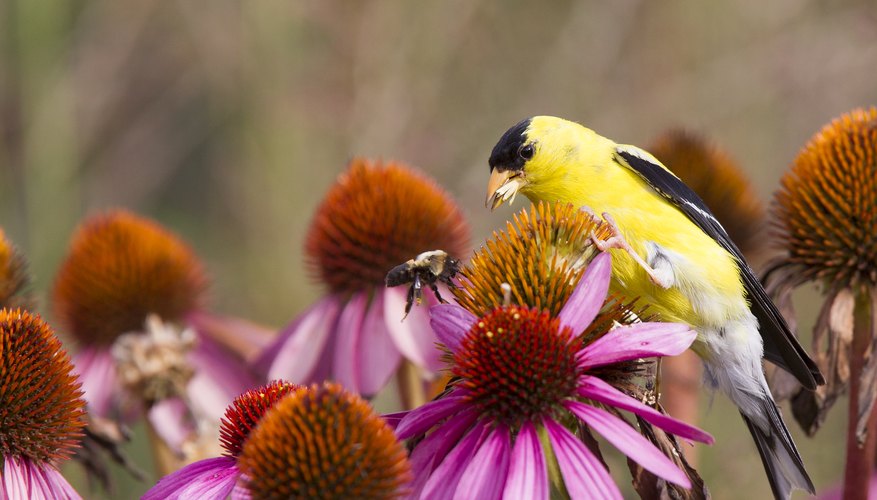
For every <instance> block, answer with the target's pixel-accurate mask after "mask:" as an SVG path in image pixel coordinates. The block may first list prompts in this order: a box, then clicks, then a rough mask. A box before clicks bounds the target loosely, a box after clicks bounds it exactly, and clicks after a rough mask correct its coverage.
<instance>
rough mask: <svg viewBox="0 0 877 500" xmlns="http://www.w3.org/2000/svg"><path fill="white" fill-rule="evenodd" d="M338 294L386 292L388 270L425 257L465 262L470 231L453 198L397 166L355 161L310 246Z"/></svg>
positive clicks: (314, 226) (319, 271)
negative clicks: (441, 255)
mask: <svg viewBox="0 0 877 500" xmlns="http://www.w3.org/2000/svg"><path fill="white" fill-rule="evenodd" d="M305 250H306V253H307V256H308V260H309V264H310V266H311V268H312V269H313V271H314V274H315V275H317V276H318V277H319V279H320V280H321V281H322V282H323V283H325V284H326V285H327V286H328V287H329V288H330V289H331V291H332V292H335V293H345V294H349V293H353V292H357V291H361V290H367V289H371V288H374V287H382V286H384V277H385V276H386V274H387V271H389V270H390V269H392V268H393V267H394V266H396V265H398V264H400V263H402V262H405V261H407V260H408V259H410V258H412V257H414V256H415V255H418V254H419V253H421V252H425V251H429V250H444V251H446V252H448V253H449V254H450V255H452V256H454V257H456V258H461V257H462V256H464V255H465V253H466V252H468V250H469V227H468V225H467V224H466V221H465V219H464V218H463V214H462V212H461V211H460V209H459V207H458V206H457V205H456V203H455V202H454V201H453V200H452V199H451V197H450V196H449V195H448V194H447V193H445V192H444V191H443V190H442V189H441V188H439V186H438V185H437V184H436V183H435V182H433V181H432V180H430V179H428V178H426V177H424V176H422V175H420V174H417V173H415V172H414V171H413V170H411V169H409V168H407V167H406V166H404V165H402V164H399V163H393V162H389V163H384V164H382V163H380V162H372V161H369V160H364V159H354V160H353V161H352V162H351V164H350V168H349V169H348V170H347V172H346V173H344V174H343V175H341V176H340V177H339V178H338V181H337V182H336V183H335V185H334V186H332V188H331V189H330V190H329V192H328V193H327V194H326V197H325V199H324V200H323V203H322V204H321V205H320V207H319V209H318V210H317V213H316V215H315V217H314V220H313V222H312V223H311V228H310V231H309V232H308V236H307V243H306V247H305Z"/></svg>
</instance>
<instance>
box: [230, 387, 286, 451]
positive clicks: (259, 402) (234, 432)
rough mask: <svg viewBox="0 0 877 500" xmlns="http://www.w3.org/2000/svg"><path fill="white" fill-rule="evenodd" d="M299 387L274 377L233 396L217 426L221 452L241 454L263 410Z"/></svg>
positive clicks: (269, 407)
mask: <svg viewBox="0 0 877 500" xmlns="http://www.w3.org/2000/svg"><path fill="white" fill-rule="evenodd" d="M299 388H300V386H298V385H295V384H292V383H289V382H286V381H283V380H274V381H272V382H270V383H268V384H267V385H263V386H262V387H259V388H258V389H253V390H249V391H247V392H245V393H243V394H241V395H240V396H238V397H236V398H235V400H234V401H232V403H231V404H230V405H229V406H228V408H227V409H226V410H225V417H224V418H223V419H222V421H221V423H220V427H219V440H220V442H221V443H222V447H223V448H225V453H224V455H225V456H228V457H237V456H238V455H240V453H241V449H242V448H243V446H244V442H245V441H246V440H247V436H249V435H250V431H252V430H253V428H254V427H256V425H257V424H258V423H259V421H260V420H261V419H262V416H264V415H265V412H267V411H268V410H270V409H271V408H273V407H274V405H275V404H277V402H278V401H280V400H281V399H283V397H284V396H286V395H287V394H289V393H291V392H293V391H295V390H297V389H299Z"/></svg>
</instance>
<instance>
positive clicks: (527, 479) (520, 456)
mask: <svg viewBox="0 0 877 500" xmlns="http://www.w3.org/2000/svg"><path fill="white" fill-rule="evenodd" d="M548 492H549V488H548V471H547V469H546V468H545V453H544V452H543V451H542V445H541V444H540V443H539V436H538V435H537V434H536V428H535V427H534V426H533V424H532V423H531V422H524V425H523V426H522V427H521V431H520V432H519V433H518V437H517V438H516V439H515V447H514V449H513V450H512V458H511V463H510V464H509V473H508V478H507V479H506V483H505V491H504V492H503V495H502V497H503V500H548Z"/></svg>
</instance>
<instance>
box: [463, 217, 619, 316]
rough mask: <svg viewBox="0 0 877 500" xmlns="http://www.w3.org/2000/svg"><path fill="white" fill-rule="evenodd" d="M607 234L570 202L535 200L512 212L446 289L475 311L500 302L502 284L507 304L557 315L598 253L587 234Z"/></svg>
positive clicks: (484, 310) (482, 311)
mask: <svg viewBox="0 0 877 500" xmlns="http://www.w3.org/2000/svg"><path fill="white" fill-rule="evenodd" d="M592 234H593V235H595V236H596V237H598V238H602V239H606V238H608V235H609V232H608V229H607V228H606V226H605V225H603V224H602V223H601V222H599V221H598V220H596V219H594V218H593V217H591V216H590V215H588V214H587V213H585V212H583V211H581V210H579V209H578V208H576V207H574V206H573V205H570V204H562V203H556V204H548V203H542V202H540V203H538V204H536V205H531V206H530V210H529V212H528V211H527V210H526V209H525V210H522V211H520V212H519V213H517V214H515V216H514V220H513V221H512V222H508V223H507V224H506V230H505V231H494V233H493V236H492V237H491V238H490V239H489V240H487V242H486V243H485V245H484V246H483V247H482V248H481V249H480V250H479V251H477V252H476V253H475V255H474V257H472V259H471V260H470V261H469V263H468V264H467V265H466V266H465V267H464V268H463V271H462V273H463V275H464V276H465V277H466V279H465V280H460V281H461V286H460V287H459V288H457V289H455V290H452V292H453V293H454V295H455V296H456V298H457V301H458V302H459V303H460V305H462V306H463V307H465V308H466V309H468V310H469V311H471V312H472V313H474V314H475V315H477V316H483V315H486V314H488V313H489V312H491V311H493V310H494V309H496V308H497V307H499V306H500V305H502V304H503V300H504V297H503V291H502V288H501V286H502V284H503V283H507V284H509V285H510V286H511V301H512V302H513V303H516V304H519V305H524V306H529V307H535V308H536V309H538V310H543V309H545V310H548V311H549V312H550V313H551V314H552V315H555V316H556V315H557V314H558V313H559V312H560V309H561V308H562V307H563V305H564V304H565V303H566V300H567V299H568V298H569V296H570V294H572V291H573V289H574V288H575V285H576V283H578V281H579V279H580V278H581V276H582V274H583V273H584V270H585V268H587V266H588V263H590V262H591V260H592V259H593V258H594V257H595V256H596V255H597V253H598V252H599V251H598V250H597V248H596V247H594V245H593V243H592V241H591V238H590V236H591V235H592Z"/></svg>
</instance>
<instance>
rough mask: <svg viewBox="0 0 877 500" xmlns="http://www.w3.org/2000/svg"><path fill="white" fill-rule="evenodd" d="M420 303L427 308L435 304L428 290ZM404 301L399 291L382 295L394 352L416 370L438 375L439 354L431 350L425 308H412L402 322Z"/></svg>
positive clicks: (431, 336) (432, 337)
mask: <svg viewBox="0 0 877 500" xmlns="http://www.w3.org/2000/svg"><path fill="white" fill-rule="evenodd" d="M423 299H424V302H426V305H427V306H429V304H430V303H435V302H437V301H436V300H435V298H434V297H433V293H432V291H431V290H424V291H423ZM405 301H406V292H405V290H404V289H403V288H402V287H400V288H387V289H386V290H385V291H384V317H385V318H386V321H387V328H388V329H389V330H390V335H391V336H392V337H393V341H394V342H395V343H396V348H397V349H399V351H400V352H401V353H402V355H403V356H405V358H406V359H409V360H411V362H412V363H414V364H416V365H417V366H419V367H421V368H424V369H426V370H428V371H430V372H435V371H438V370H439V369H441V368H442V363H441V362H440V361H439V357H440V355H441V351H439V350H438V348H437V347H436V346H435V343H436V337H435V334H434V333H433V332H432V328H430V326H429V313H428V312H427V311H428V307H424V306H417V305H415V306H414V307H412V308H411V313H410V314H408V317H407V318H405V321H402V315H403V314H404V312H405Z"/></svg>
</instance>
